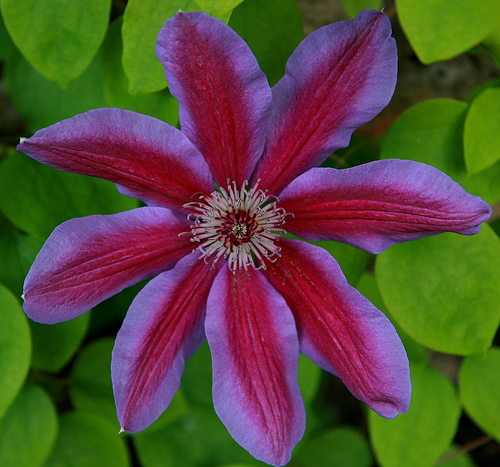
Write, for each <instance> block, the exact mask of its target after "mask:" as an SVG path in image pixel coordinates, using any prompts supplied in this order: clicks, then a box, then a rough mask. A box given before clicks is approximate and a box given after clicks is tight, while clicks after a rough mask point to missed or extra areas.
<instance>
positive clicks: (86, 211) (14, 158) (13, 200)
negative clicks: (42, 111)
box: [0, 152, 138, 238]
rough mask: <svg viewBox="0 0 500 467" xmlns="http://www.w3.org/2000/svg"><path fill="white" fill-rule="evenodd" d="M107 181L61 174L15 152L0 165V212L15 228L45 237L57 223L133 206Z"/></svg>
mask: <svg viewBox="0 0 500 467" xmlns="http://www.w3.org/2000/svg"><path fill="white" fill-rule="evenodd" d="M137 205H138V202H137V200H135V199H132V198H129V197H127V196H123V195H120V194H119V193H118V190H117V189H116V187H115V186H114V184H112V183H111V182H108V181H105V180H101V179H98V178H93V177H87V176H85V175H78V174H71V173H66V172H61V171H59V170H56V169H53V168H52V167H48V166H45V165H43V164H40V163H38V162H36V161H34V160H32V159H30V158H29V157H27V156H25V155H24V154H20V153H18V152H16V153H14V154H12V155H10V156H9V157H7V158H6V159H5V160H4V161H3V162H2V163H1V164H0V209H1V210H2V211H3V213H4V214H5V216H7V218H8V219H9V220H10V221H11V222H12V223H13V224H14V225H15V226H16V227H18V228H19V229H21V230H24V231H25V232H28V233H30V234H32V235H34V236H35V237H40V238H45V237H47V236H48V235H49V234H50V233H51V232H52V230H53V229H54V228H55V227H56V226H57V225H58V224H60V223H61V222H64V221H66V220H68V219H70V218H73V217H82V216H88V215H91V214H112V213H116V212H120V211H125V210H128V209H133V208H135V207H137Z"/></svg>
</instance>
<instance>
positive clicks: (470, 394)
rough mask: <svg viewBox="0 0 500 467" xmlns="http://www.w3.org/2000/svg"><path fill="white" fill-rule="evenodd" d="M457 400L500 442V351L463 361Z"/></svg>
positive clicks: (492, 351)
mask: <svg viewBox="0 0 500 467" xmlns="http://www.w3.org/2000/svg"><path fill="white" fill-rule="evenodd" d="M459 387H460V398H461V400H462V403H463V405H464V408H465V411H466V412H467V414H468V415H469V417H470V418H471V419H472V420H474V422H476V423H477V425H478V426H480V427H481V428H482V429H483V430H484V432H485V433H487V434H488V435H490V436H492V437H493V438H495V439H496V440H497V441H498V442H500V348H499V347H492V348H491V349H490V350H488V352H487V353H486V355H484V356H471V357H467V358H465V359H464V361H463V364H462V368H461V370H460V374H459Z"/></svg>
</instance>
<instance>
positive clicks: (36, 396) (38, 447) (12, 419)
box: [0, 385, 57, 467]
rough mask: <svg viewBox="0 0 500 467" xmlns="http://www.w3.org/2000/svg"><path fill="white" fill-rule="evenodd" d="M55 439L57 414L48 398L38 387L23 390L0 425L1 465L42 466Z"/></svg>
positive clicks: (30, 386)
mask: <svg viewBox="0 0 500 467" xmlns="http://www.w3.org/2000/svg"><path fill="white" fill-rule="evenodd" d="M56 436H57V414H56V409H55V407H54V405H53V403H52V401H51V399H50V397H49V396H48V395H47V394H46V393H45V392H44V391H43V390H42V389H41V388H39V387H38V386H34V385H29V386H25V387H24V388H23V390H22V391H21V392H20V393H19V395H18V396H17V398H16V399H15V401H14V402H13V404H12V405H11V406H10V408H9V410H8V411H7V413H6V414H5V416H4V418H3V419H2V420H1V421H0V465H1V466H2V467H38V466H41V465H43V463H44V462H45V460H46V459H47V457H48V456H49V454H50V451H51V449H52V446H53V445H54V442H55V440H56Z"/></svg>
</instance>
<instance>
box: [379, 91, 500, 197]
mask: <svg viewBox="0 0 500 467" xmlns="http://www.w3.org/2000/svg"><path fill="white" fill-rule="evenodd" d="M467 108H468V106H467V104H466V103H465V102H460V101H456V100H452V99H432V100H429V101H426V102H422V103H419V104H416V105H414V106H413V107H410V108H409V109H408V110H406V111H405V112H404V113H403V114H401V115H400V116H399V117H398V118H397V119H396V121H395V122H394V123H393V124H392V126H391V128H390V130H389V131H388V132H387V133H386V134H385V135H384V136H383V137H382V138H381V158H382V159H390V158H396V159H411V160H415V161H418V162H424V163H425V164H429V165H432V166H434V167H437V168H438V169H440V170H442V171H443V172H445V173H447V174H448V175H449V176H450V177H451V178H453V179H454V180H455V181H456V182H458V183H460V185H462V186H463V187H464V188H465V189H466V190H467V191H468V192H470V193H472V194H475V195H478V196H481V197H482V198H483V199H484V200H485V201H487V202H488V203H490V204H494V203H496V202H497V201H498V200H500V183H498V180H500V161H499V162H497V163H496V164H494V165H493V166H491V167H490V169H489V170H485V171H483V172H481V173H478V174H474V175H470V174H469V173H468V172H467V169H466V167H465V161H464V155H463V138H462V134H463V128H464V122H465V117H466V113H467Z"/></svg>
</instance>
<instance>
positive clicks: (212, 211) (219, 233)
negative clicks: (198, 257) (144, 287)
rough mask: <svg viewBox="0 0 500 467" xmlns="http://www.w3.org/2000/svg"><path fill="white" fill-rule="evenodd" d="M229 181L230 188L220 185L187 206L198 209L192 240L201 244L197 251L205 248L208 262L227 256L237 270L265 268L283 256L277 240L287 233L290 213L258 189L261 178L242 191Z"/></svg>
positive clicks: (191, 215)
mask: <svg viewBox="0 0 500 467" xmlns="http://www.w3.org/2000/svg"><path fill="white" fill-rule="evenodd" d="M227 183H228V185H227V190H225V189H224V188H220V191H215V192H213V193H212V194H211V195H210V196H205V195H203V196H201V197H200V200H201V201H199V202H193V203H188V204H186V205H185V206H184V207H185V208H190V209H192V210H193V211H194V212H192V213H191V214H189V216H188V219H189V220H191V221H193V222H194V224H193V225H191V226H190V227H191V233H192V235H193V238H192V239H191V241H192V242H199V243H200V245H199V246H198V247H197V248H196V249H195V250H194V251H201V252H202V253H203V255H202V257H203V259H204V261H205V262H207V263H208V258H210V257H212V258H213V259H212V264H215V263H216V262H217V261H218V260H219V259H220V258H221V257H223V258H224V259H226V260H227V262H228V266H229V269H231V270H232V271H233V272H235V271H237V270H241V269H244V270H247V269H248V268H249V267H252V268H254V269H265V268H266V260H269V261H271V262H273V261H275V260H276V258H277V257H279V251H280V249H281V248H280V247H278V246H277V245H276V243H275V242H276V241H277V240H278V239H279V237H281V236H282V235H284V234H285V233H286V231H285V230H284V229H282V228H281V226H282V225H283V224H284V223H285V215H286V212H285V211H284V210H283V209H282V208H278V207H276V201H277V200H276V199H275V198H272V197H270V196H268V195H267V193H266V192H265V191H264V190H262V189H259V188H258V185H259V181H257V183H256V184H255V185H254V186H253V187H252V188H250V189H247V187H248V182H247V181H245V182H244V183H243V185H242V186H241V188H240V189H239V190H238V188H237V186H236V182H230V181H229V180H228V182H227Z"/></svg>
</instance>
